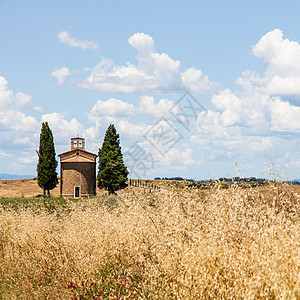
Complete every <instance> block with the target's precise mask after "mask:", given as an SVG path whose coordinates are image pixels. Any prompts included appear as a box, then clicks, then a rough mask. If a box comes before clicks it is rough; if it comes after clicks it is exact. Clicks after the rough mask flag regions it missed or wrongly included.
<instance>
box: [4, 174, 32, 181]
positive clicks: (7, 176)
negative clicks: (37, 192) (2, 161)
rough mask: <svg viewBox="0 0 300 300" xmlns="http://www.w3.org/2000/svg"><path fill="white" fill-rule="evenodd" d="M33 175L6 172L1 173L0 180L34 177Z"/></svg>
mask: <svg viewBox="0 0 300 300" xmlns="http://www.w3.org/2000/svg"><path fill="white" fill-rule="evenodd" d="M34 177H36V176H34V175H16V174H6V173H1V174H0V179H2V180H11V179H27V178H34Z"/></svg>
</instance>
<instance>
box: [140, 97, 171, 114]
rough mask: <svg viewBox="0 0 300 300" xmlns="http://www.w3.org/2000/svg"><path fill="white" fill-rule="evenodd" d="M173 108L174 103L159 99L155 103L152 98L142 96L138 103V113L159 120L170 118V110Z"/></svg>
mask: <svg viewBox="0 0 300 300" xmlns="http://www.w3.org/2000/svg"><path fill="white" fill-rule="evenodd" d="M173 106H174V102H173V101H172V100H168V99H161V100H159V101H158V103H155V100H154V97H152V96H147V95H146V96H142V97H141V100H140V102H139V107H138V110H137V111H138V112H139V113H140V114H144V115H147V116H150V117H152V118H156V119H158V118H161V117H163V116H167V117H168V118H171V115H170V113H169V111H170V109H171V108H172V107H173Z"/></svg>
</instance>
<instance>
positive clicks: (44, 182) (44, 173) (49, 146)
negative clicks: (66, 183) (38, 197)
mask: <svg viewBox="0 0 300 300" xmlns="http://www.w3.org/2000/svg"><path fill="white" fill-rule="evenodd" d="M38 154H39V162H38V165H37V182H38V185H39V186H40V187H41V188H42V189H43V191H44V196H45V195H46V191H47V194H48V196H50V190H52V189H54V188H55V187H56V185H57V183H58V179H57V173H56V168H57V164H58V163H57V160H56V158H55V149H54V142H53V135H52V131H51V129H50V127H49V125H48V123H47V122H43V124H42V129H41V134H40V146H39V152H38Z"/></svg>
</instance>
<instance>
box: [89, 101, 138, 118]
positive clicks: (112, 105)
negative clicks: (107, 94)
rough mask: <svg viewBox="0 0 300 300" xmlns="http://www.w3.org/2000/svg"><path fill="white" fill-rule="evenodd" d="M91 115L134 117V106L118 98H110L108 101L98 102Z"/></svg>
mask: <svg viewBox="0 0 300 300" xmlns="http://www.w3.org/2000/svg"><path fill="white" fill-rule="evenodd" d="M91 113H92V114H94V115H106V116H118V115H121V116H132V115H133V114H134V105H133V104H129V103H127V102H125V101H122V100H119V99H116V98H110V99H108V100H106V101H101V100H98V101H97V103H96V104H95V105H94V106H93V108H92V109H91Z"/></svg>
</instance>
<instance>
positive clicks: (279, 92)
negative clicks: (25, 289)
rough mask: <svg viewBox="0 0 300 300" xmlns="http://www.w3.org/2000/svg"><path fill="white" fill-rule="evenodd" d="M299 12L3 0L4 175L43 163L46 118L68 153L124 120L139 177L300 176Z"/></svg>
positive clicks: (222, 4) (260, 6)
mask: <svg viewBox="0 0 300 300" xmlns="http://www.w3.org/2000/svg"><path fill="white" fill-rule="evenodd" d="M299 10H300V3H299V2H298V1H285V2H283V1H270V0H269V1H220V0H219V1H186V3H184V2H183V1H151V2H150V1H109V2H108V1H31V0H28V1H14V0H11V1H8V0H0V26H1V28H2V30H1V31H0V39H1V47H0V137H1V139H0V173H14V174H33V175H35V174H36V164H37V157H36V153H35V149H38V144H39V134H40V128H41V122H43V121H48V123H49V125H50V127H51V129H52V131H53V134H54V138H55V145H56V152H57V153H61V152H64V151H66V150H68V149H69V147H70V145H69V144H70V138H71V137H74V136H77V135H80V136H83V137H85V138H86V144H87V150H89V151H91V152H95V153H97V152H98V149H99V147H100V146H101V144H102V141H103V136H104V133H105V130H106V128H107V127H108V125H109V124H110V123H114V124H115V126H116V128H117V130H118V132H119V133H120V137H121V145H122V150H123V153H124V158H125V160H126V162H127V164H128V166H129V167H130V171H131V177H137V176H140V177H147V178H153V177H156V176H159V177H164V176H168V177H170V176H183V177H188V178H197V179H204V178H211V177H212V178H216V177H223V176H236V175H238V174H239V175H241V176H258V177H263V176H266V177H269V174H268V167H272V165H273V166H274V168H275V172H277V165H278V166H279V170H278V173H279V174H283V175H284V177H285V178H287V177H289V178H299V177H300V174H299V171H300V169H299V167H300V155H299V151H298V145H299V132H300V123H299V120H300V118H299V117H300V107H299V105H300V45H299V43H300V31H299V28H300V21H299V17H298V13H299ZM185 92H189V93H190V94H189V95H187V96H183V95H185ZM182 96H183V98H182V99H181V97H182ZM180 99H181V101H179V100H180ZM178 101H179V102H178ZM193 101H194V102H193ZM191 103H194V105H195V107H196V106H197V105H198V109H196V110H195V109H194V110H191V107H190V106H189V104H191ZM199 105H201V107H202V108H204V110H202V109H199V108H200V106H199ZM196 108H197V107H196ZM182 113H184V114H182ZM186 121H188V122H189V123H188V126H183V124H184V122H186ZM185 125H187V123H185ZM154 133H155V135H153V134H154ZM266 164H267V165H268V167H266Z"/></svg>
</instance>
